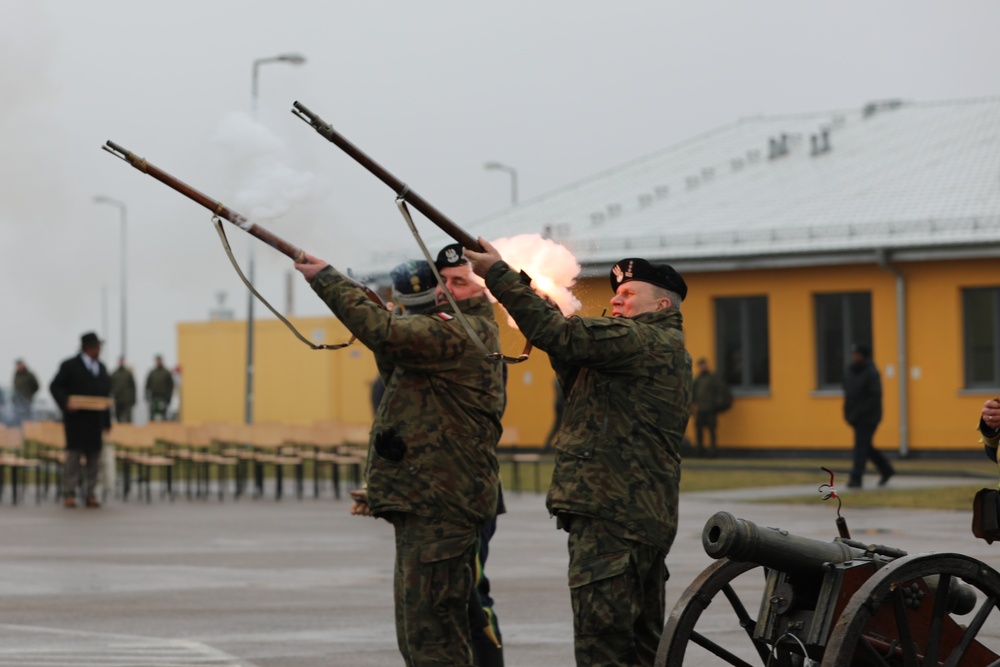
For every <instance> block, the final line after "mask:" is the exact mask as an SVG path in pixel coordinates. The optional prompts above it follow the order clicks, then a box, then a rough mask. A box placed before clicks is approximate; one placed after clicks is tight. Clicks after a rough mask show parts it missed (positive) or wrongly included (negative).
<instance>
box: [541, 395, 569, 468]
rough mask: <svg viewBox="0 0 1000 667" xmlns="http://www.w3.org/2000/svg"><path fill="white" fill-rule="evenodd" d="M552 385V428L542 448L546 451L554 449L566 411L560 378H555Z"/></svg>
mask: <svg viewBox="0 0 1000 667" xmlns="http://www.w3.org/2000/svg"><path fill="white" fill-rule="evenodd" d="M552 384H553V388H552V389H553V391H552V399H553V400H552V415H553V416H552V428H550V429H549V434H548V435H547V436H545V445H544V446H543V447H542V449H543V450H545V451H549V450H550V449H552V443H553V442H554V441H555V439H556V433H558V432H559V424H561V423H562V416H563V411H564V410H565V409H566V397H565V396H563V390H562V385H561V384H559V378H558V377H557V378H555V380H553V383H552Z"/></svg>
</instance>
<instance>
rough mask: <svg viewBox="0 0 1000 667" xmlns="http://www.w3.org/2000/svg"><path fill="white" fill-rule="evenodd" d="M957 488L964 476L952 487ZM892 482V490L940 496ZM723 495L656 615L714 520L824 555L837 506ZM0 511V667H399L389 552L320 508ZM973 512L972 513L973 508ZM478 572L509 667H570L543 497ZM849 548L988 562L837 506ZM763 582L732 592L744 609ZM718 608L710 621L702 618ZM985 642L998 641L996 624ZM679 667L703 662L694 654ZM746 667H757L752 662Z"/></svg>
mask: <svg viewBox="0 0 1000 667" xmlns="http://www.w3.org/2000/svg"><path fill="white" fill-rule="evenodd" d="M962 481H963V482H966V483H967V482H968V480H962ZM955 482H956V480H950V479H947V478H915V477H914V478H910V477H903V476H899V477H897V478H894V479H893V481H892V484H893V485H899V486H905V485H921V486H926V487H927V488H929V489H931V488H932V487H933V485H948V484H953V483H955ZM811 491H815V489H814V487H801V486H796V487H787V488H786V487H783V488H780V489H769V490H766V491H763V492H762V491H758V490H736V491H724V492H709V493H699V494H688V495H685V496H683V497H682V503H681V522H680V527H679V532H678V537H677V541H676V543H675V545H674V549H673V551H672V553H671V554H670V556H669V558H668V565H669V568H670V572H671V578H670V581H669V582H668V609H669V608H671V607H673V605H674V604H675V603H676V601H677V599H678V598H679V597H680V595H681V593H682V592H683V590H684V589H685V588H686V587H687V586H688V584H689V583H690V582H692V581H693V580H694V579H695V578H696V577H697V576H698V575H699V574H700V573H701V572H702V570H704V568H706V567H707V566H708V565H710V564H711V563H712V562H713V561H712V560H711V559H710V558H709V557H708V556H707V555H706V554H705V552H704V549H703V548H702V544H701V533H702V528H703V526H704V525H705V522H706V520H707V519H708V518H709V517H710V516H711V515H712V514H713V513H715V512H716V511H719V510H726V511H729V512H732V513H733V514H735V515H737V516H740V517H744V518H747V519H750V520H752V521H755V522H756V523H758V524H760V525H762V526H777V527H781V528H784V529H787V530H789V531H791V532H793V533H796V534H799V535H803V536H807V537H813V538H816V539H820V540H823V541H829V540H831V539H832V538H833V537H834V536H835V534H836V531H835V527H834V518H835V512H836V508H835V506H833V505H831V504H829V503H824V502H822V501H820V500H819V496H818V495H817V503H816V504H815V505H782V504H759V503H754V502H751V501H752V500H754V497H755V496H759V495H761V494H762V493H763V494H764V495H767V496H775V495H781V494H784V493H795V494H796V495H799V494H802V493H809V492H811ZM4 500H5V502H4V504H0V667H52V666H58V665H74V666H76V667H98V666H100V667H107V666H114V667H123V666H135V667H173V666H186V665H212V666H217V667H221V666H224V665H225V666H233V667H236V666H241V667H312V666H319V665H324V666H325V665H352V666H362V667H363V666H369V665H370V666H376V665H377V666H379V667H381V666H384V665H399V664H402V661H401V659H400V657H399V654H398V652H397V649H396V644H395V632H394V627H393V612H392V584H391V581H392V561H393V538H392V530H391V528H390V527H389V526H388V525H387V524H386V523H384V522H382V521H378V520H374V519H362V518H358V517H351V516H349V515H348V513H347V507H348V501H346V500H334V499H333V498H332V497H323V498H319V499H311V498H310V499H306V500H295V499H289V498H287V497H286V498H285V499H284V500H281V501H280V502H279V501H275V500H274V499H273V498H264V499H259V500H246V499H244V500H240V501H239V502H234V501H233V500H232V499H228V498H227V499H226V500H224V501H221V502H220V501H219V500H218V499H212V500H206V501H190V500H185V499H177V500H175V501H173V502H169V501H167V500H164V499H158V498H157V499H154V500H153V502H152V503H150V504H146V503H144V502H136V501H134V500H133V501H130V502H128V503H123V502H121V501H115V500H112V501H110V502H109V503H107V504H106V505H105V507H103V508H101V509H99V510H89V509H83V508H78V509H74V510H67V509H63V508H62V507H61V506H59V505H56V504H55V503H53V502H52V501H51V500H49V501H46V502H43V503H42V504H41V505H36V504H35V503H34V500H33V498H32V497H30V496H29V498H28V502H27V503H25V504H21V505H18V506H16V507H14V506H11V505H10V503H9V498H8V497H7V496H5V497H4ZM970 504H971V499H970ZM507 505H508V509H509V512H508V514H506V515H504V516H502V517H501V518H500V525H499V530H498V533H497V535H496V537H495V538H494V541H493V543H492V545H491V550H490V559H489V562H488V564H487V568H486V570H487V573H488V575H489V576H490V579H491V581H492V583H493V588H494V591H495V594H496V609H497V612H498V615H499V618H500V623H501V628H502V631H503V634H504V645H505V658H506V664H507V665H508V667H517V666H523V667H554V666H557V665H572V664H573V651H572V619H571V613H570V605H569V595H568V592H567V588H566V562H567V555H566V540H565V534H564V533H561V532H559V531H557V530H556V529H555V522H554V521H553V520H551V519H550V518H549V516H548V513H547V512H546V510H545V507H544V498H543V496H540V495H536V494H533V493H524V494H514V493H508V495H507ZM844 515H845V516H846V517H847V519H848V522H849V525H850V526H851V530H852V532H853V533H854V536H855V537H856V538H858V539H860V540H862V541H866V542H878V543H881V544H886V545H890V546H894V547H899V548H901V549H904V550H907V551H909V552H910V553H919V552H944V551H953V552H960V553H964V554H968V555H970V556H973V557H975V558H978V559H980V560H982V561H984V562H985V563H987V564H989V565H991V566H993V567H997V566H998V565H1000V557H998V554H997V551H996V549H997V548H1000V545H997V546H995V547H991V546H990V545H987V544H986V543H985V542H982V541H979V540H976V539H975V538H973V536H972V535H971V532H970V530H969V521H970V514H969V513H966V512H944V511H908V510H872V509H858V510H851V509H850V496H849V494H846V495H845V508H844ZM762 587H763V578H762V577H753V578H752V579H747V580H746V582H744V581H743V580H742V579H741V580H740V583H739V585H738V586H737V588H738V590H739V592H740V595H741V596H742V597H744V598H745V599H746V600H747V603H746V605H747V608H748V610H749V612H750V614H751V615H755V614H756V613H757V609H758V605H759V601H760V596H761V591H762ZM716 607H718V608H717V609H716ZM701 622H704V625H699V626H698V628H699V630H704V631H705V632H706V633H707V634H709V635H712V636H715V637H717V638H727V637H730V638H731V637H735V638H737V639H738V637H739V635H740V631H739V628H738V627H735V625H734V619H733V618H732V612H731V610H727V609H726V608H725V605H722V604H720V605H713V607H712V608H710V611H709V612H706V615H705V616H704V617H703V618H702V620H701V621H700V622H699V623H701ZM983 635H984V636H985V637H987V638H989V641H991V642H996V643H997V644H1000V622H998V620H997V613H994V614H993V615H991V616H990V617H989V619H988V620H987V625H986V629H985V631H984V633H983ZM684 664H685V665H695V666H697V665H711V664H718V663H714V662H712V661H711V660H710V659H708V658H707V656H706V657H705V658H704V659H699V658H697V656H696V655H695V653H694V651H693V650H692V653H691V657H690V658H689V659H688V660H685V662H684ZM755 664H756V663H755Z"/></svg>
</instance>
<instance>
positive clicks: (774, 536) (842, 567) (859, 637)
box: [654, 512, 1000, 667]
mask: <svg viewBox="0 0 1000 667" xmlns="http://www.w3.org/2000/svg"><path fill="white" fill-rule="evenodd" d="M702 545H703V546H704V548H705V552H706V553H707V554H708V555H709V556H711V557H712V558H715V559H717V560H716V562H715V563H713V564H712V565H710V566H709V567H708V568H707V569H706V570H705V571H704V572H702V573H701V574H700V575H699V576H698V577H697V578H696V579H695V581H694V582H692V584H691V585H690V586H689V587H688V588H687V589H686V590H685V591H684V593H683V594H682V595H681V597H680V598H679V600H678V602H677V604H676V605H675V606H674V608H673V610H672V611H671V613H670V615H669V617H668V618H667V622H666V625H665V627H664V630H663V635H662V637H661V640H660V644H659V647H658V650H657V655H656V661H655V663H654V664H655V665H656V667H680V666H682V665H688V666H689V667H709V666H712V665H735V666H738V667H752V666H753V665H763V666H765V667H931V666H932V665H933V666H935V667H1000V654H998V651H1000V633H998V632H997V628H996V618H994V619H993V623H994V625H993V626H991V627H990V628H989V629H987V627H986V622H987V620H988V619H989V617H990V614H991V613H993V611H994V610H995V609H996V608H997V606H998V605H1000V574H998V573H997V571H996V570H994V569H993V568H991V567H989V566H988V565H986V564H985V563H982V562H981V561H978V560H976V559H974V558H971V557H969V556H964V555H961V554H954V553H925V554H914V555H910V554H907V553H906V552H905V551H902V550H900V549H895V548H892V547H886V546H882V545H877V544H865V543H863V542H859V541H856V540H851V539H849V538H846V537H838V538H836V539H834V540H833V541H832V542H823V541H821V540H815V539H812V538H808V537H802V536H798V535H793V534H791V533H789V532H787V531H784V530H781V529H779V528H765V527H761V526H758V525H757V524H755V523H753V522H752V521H748V520H745V519H739V518H736V517H734V516H733V515H732V514H730V513H728V512H717V513H716V514H715V515H713V516H712V517H711V518H710V519H709V520H708V522H707V523H706V524H705V528H704V530H703V531H702ZM761 570H762V571H763V575H764V592H763V595H762V597H761V600H760V604H759V611H758V612H757V616H756V618H754V617H753V616H752V615H751V613H750V611H749V609H750V608H751V607H750V606H749V605H750V604H751V602H749V601H746V597H747V591H748V590H750V589H754V590H756V591H759V590H760V580H759V579H754V574H753V573H754V572H757V573H758V576H759V572H760V571H761ZM743 575H746V576H743ZM720 594H721V595H720ZM717 598H718V599H719V602H718V603H717V604H718V606H719V607H721V610H718V609H714V610H713V613H712V614H705V615H704V618H703V614H704V612H705V611H706V610H707V609H708V608H709V606H710V604H712V603H713V602H715V601H716V599H717ZM997 613H1000V611H998V612H997ZM720 619H721V620H720ZM726 619H731V621H729V622H727V620H726ZM700 620H703V621H704V622H703V623H702V624H701V625H700V626H699V621H700Z"/></svg>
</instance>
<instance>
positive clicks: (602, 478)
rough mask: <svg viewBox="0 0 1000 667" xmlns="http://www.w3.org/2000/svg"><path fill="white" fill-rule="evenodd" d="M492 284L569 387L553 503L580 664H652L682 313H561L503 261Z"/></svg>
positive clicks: (673, 489)
mask: <svg viewBox="0 0 1000 667" xmlns="http://www.w3.org/2000/svg"><path fill="white" fill-rule="evenodd" d="M486 284H487V286H488V287H489V288H490V291H491V292H493V294H494V296H496V297H497V299H499V300H500V302H501V303H502V304H503V306H504V307H505V308H506V309H507V312H509V313H510V314H511V316H512V317H513V318H514V320H515V321H516V322H517V324H518V327H520V329H521V331H522V332H523V333H524V335H525V336H527V338H528V340H530V341H531V342H532V343H534V345H535V346H536V347H538V348H539V349H541V350H544V351H546V352H547V353H548V354H549V358H550V361H551V363H552V367H553V369H554V370H555V371H556V374H557V376H558V378H559V381H560V383H561V384H562V386H563V390H564V391H565V393H566V408H565V413H564V415H563V420H562V423H561V427H560V429H559V432H558V434H557V435H556V437H555V441H554V446H555V449H556V463H555V470H554V472H553V474H552V484H551V486H550V488H549V493H548V498H547V499H546V505H547V507H548V509H549V512H550V513H552V514H553V515H556V516H558V517H559V525H560V527H562V528H565V529H567V530H568V531H569V533H570V537H569V552H570V565H569V586H570V589H571V598H572V601H573V613H574V633H575V640H576V661H577V664H578V665H636V664H652V662H653V658H654V657H655V652H656V647H657V644H658V643H659V635H660V632H661V631H662V628H663V620H664V592H663V588H664V582H665V580H666V577H667V571H666V566H665V565H664V562H663V561H664V559H665V558H666V554H667V552H668V551H669V550H670V545H671V544H672V543H673V540H674V535H675V534H676V532H677V502H678V483H679V481H680V442H681V438H682V436H683V433H684V429H685V427H686V425H687V421H688V416H689V412H690V405H691V357H690V355H689V354H688V353H687V350H686V349H685V348H684V334H683V332H682V330H681V314H680V312H679V311H677V310H661V311H657V312H652V313H643V314H641V315H638V316H636V317H634V318H608V317H571V318H565V317H563V315H562V314H561V313H560V312H559V310H558V309H556V308H555V307H553V306H550V305H549V304H548V303H546V301H544V300H543V299H542V298H541V297H539V296H538V295H537V294H535V292H534V291H533V290H532V289H531V287H530V286H529V284H528V280H526V279H525V277H524V276H523V274H522V275H518V274H517V273H515V272H513V271H512V270H511V269H510V267H508V266H507V265H506V263H504V262H497V263H496V264H495V265H493V266H492V267H491V268H490V270H489V271H488V273H487V274H486Z"/></svg>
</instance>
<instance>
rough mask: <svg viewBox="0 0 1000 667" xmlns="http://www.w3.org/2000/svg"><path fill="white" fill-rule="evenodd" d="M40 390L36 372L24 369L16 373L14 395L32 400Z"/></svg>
mask: <svg viewBox="0 0 1000 667" xmlns="http://www.w3.org/2000/svg"><path fill="white" fill-rule="evenodd" d="M37 391H38V378H36V377H35V374H34V373H32V372H31V371H29V370H28V369H24V370H23V371H15V373H14V396H16V397H18V398H22V399H25V400H29V401H30V400H31V399H32V398H33V397H34V395H35V393H36V392H37Z"/></svg>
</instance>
